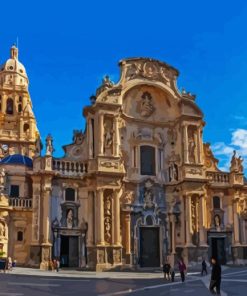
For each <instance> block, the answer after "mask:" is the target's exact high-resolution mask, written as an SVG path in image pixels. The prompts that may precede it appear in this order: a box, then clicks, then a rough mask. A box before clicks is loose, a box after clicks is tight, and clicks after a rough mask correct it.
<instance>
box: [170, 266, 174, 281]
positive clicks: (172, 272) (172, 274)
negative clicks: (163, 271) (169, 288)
mask: <svg viewBox="0 0 247 296" xmlns="http://www.w3.org/2000/svg"><path fill="white" fill-rule="evenodd" d="M171 279H172V282H174V280H175V270H174V268H173V267H172V268H171Z"/></svg>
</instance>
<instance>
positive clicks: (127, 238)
mask: <svg viewBox="0 0 247 296" xmlns="http://www.w3.org/2000/svg"><path fill="white" fill-rule="evenodd" d="M124 224H125V225H124V226H125V227H124V231H125V235H124V237H125V250H126V254H127V255H129V254H130V253H131V235H130V234H131V229H130V213H125V215H124Z"/></svg>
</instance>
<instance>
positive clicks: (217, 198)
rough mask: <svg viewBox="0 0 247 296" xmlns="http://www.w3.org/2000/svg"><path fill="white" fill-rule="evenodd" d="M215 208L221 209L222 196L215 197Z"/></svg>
mask: <svg viewBox="0 0 247 296" xmlns="http://www.w3.org/2000/svg"><path fill="white" fill-rule="evenodd" d="M213 206H214V209H220V198H219V197H218V196H214V197H213Z"/></svg>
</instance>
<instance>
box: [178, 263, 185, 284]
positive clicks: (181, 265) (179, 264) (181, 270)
mask: <svg viewBox="0 0 247 296" xmlns="http://www.w3.org/2000/svg"><path fill="white" fill-rule="evenodd" d="M178 269H179V271H180V275H181V280H182V282H184V281H185V271H186V265H185V264H184V260H183V259H182V258H181V259H180V261H179V262H178Z"/></svg>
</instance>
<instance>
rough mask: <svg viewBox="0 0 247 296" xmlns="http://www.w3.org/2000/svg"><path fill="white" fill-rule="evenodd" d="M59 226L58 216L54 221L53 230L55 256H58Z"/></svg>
mask: <svg viewBox="0 0 247 296" xmlns="http://www.w3.org/2000/svg"><path fill="white" fill-rule="evenodd" d="M58 227H59V222H58V220H57V218H56V219H55V220H54V221H53V222H52V232H53V257H54V258H56V257H57V255H58V254H57V253H58V252H57V237H58Z"/></svg>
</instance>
